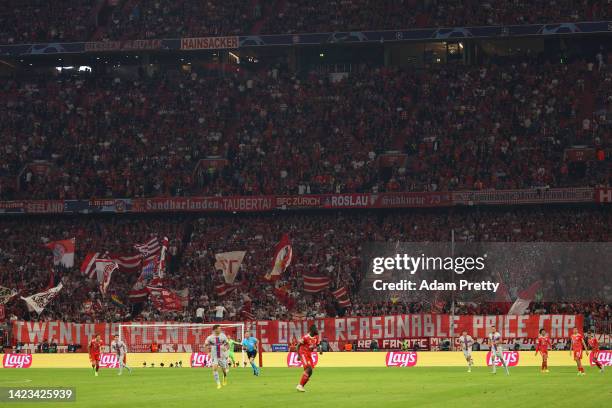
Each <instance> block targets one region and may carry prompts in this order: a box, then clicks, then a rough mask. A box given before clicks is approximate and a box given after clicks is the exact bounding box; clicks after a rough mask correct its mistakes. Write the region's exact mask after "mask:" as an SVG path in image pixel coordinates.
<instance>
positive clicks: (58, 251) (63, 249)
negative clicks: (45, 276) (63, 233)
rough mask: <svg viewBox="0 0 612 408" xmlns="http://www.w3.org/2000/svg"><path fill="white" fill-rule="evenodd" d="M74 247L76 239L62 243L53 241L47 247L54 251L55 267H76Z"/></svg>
mask: <svg viewBox="0 0 612 408" xmlns="http://www.w3.org/2000/svg"><path fill="white" fill-rule="evenodd" d="M74 246H75V239H74V238H72V239H65V240H62V241H51V242H49V243H48V244H47V245H45V247H47V248H49V249H50V250H51V251H53V265H55V266H57V265H62V266H65V267H66V268H72V267H73V266H74Z"/></svg>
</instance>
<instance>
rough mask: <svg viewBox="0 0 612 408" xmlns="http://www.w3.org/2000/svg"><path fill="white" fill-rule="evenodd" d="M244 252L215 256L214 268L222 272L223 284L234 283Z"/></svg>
mask: <svg viewBox="0 0 612 408" xmlns="http://www.w3.org/2000/svg"><path fill="white" fill-rule="evenodd" d="M244 254H246V251H232V252H222V253H220V254H216V255H215V259H216V260H217V261H216V262H215V268H216V269H217V270H220V271H222V272H223V278H224V279H225V283H234V280H235V279H236V275H237V274H238V270H239V269H240V265H242V260H243V259H244Z"/></svg>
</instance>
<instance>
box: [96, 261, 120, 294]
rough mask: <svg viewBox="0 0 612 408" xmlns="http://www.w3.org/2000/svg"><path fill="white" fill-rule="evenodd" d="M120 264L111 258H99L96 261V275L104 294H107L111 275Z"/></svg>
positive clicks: (101, 291)
mask: <svg viewBox="0 0 612 408" xmlns="http://www.w3.org/2000/svg"><path fill="white" fill-rule="evenodd" d="M117 268H118V266H117V264H116V263H115V262H113V261H111V260H109V259H98V260H97V261H96V275H97V277H98V286H99V287H100V293H102V296H105V295H106V290H107V289H108V285H109V284H110V280H111V275H112V274H113V271H114V270H115V269H117Z"/></svg>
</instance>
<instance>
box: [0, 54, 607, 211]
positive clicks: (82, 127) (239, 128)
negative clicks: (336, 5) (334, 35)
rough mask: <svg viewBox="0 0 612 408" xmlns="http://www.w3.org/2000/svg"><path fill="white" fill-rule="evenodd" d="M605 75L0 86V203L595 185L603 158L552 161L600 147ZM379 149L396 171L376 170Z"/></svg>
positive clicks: (543, 67)
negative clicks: (575, 149)
mask: <svg viewBox="0 0 612 408" xmlns="http://www.w3.org/2000/svg"><path fill="white" fill-rule="evenodd" d="M611 67H612V65H610V64H606V63H605V62H604V61H603V60H600V61H599V62H596V63H594V62H588V61H576V62H573V63H571V64H563V63H559V64H551V63H540V62H537V61H532V60H529V61H522V62H516V63H509V64H504V65H495V64H486V65H482V66H450V65H445V66H433V67H431V68H430V69H427V70H414V69H410V68H406V69H400V68H368V67H357V68H355V69H354V70H353V72H351V73H350V74H349V75H348V76H347V77H346V78H344V79H340V80H338V81H334V80H332V79H330V78H329V77H328V76H327V75H323V74H317V73H311V74H309V75H305V76H303V77H300V76H296V75H294V74H288V73H284V72H282V71H280V70H278V69H276V68H274V69H270V70H268V71H267V72H266V71H263V72H260V73H257V74H246V73H239V74H235V75H228V76H225V77H223V78H218V77H210V76H207V75H210V73H206V72H199V73H198V72H195V71H194V72H191V73H184V72H163V73H157V74H154V75H152V76H149V75H146V74H144V73H142V74H141V75H140V76H139V77H137V78H134V77H131V78H128V77H122V76H120V75H119V74H117V76H114V75H112V74H111V75H97V74H96V75H91V74H88V75H84V76H79V75H76V76H69V75H58V76H57V77H55V78H48V77H46V78H40V77H35V78H32V77H23V78H17V79H10V80H7V81H6V82H5V84H4V86H3V87H2V88H1V89H0V98H1V101H0V152H1V154H0V198H1V199H19V198H38V199H50V198H65V199H72V198H89V197H93V196H95V197H144V196H181V195H257V194H274V193H277V194H285V193H287V194H305V193H324V192H382V191H436V190H438V191H439V190H442V191H447V190H466V189H507V188H530V187H540V186H587V185H608V184H609V182H610V174H611V171H610V160H609V158H608V159H606V158H605V156H602V157H600V156H599V155H598V156H597V157H596V159H593V160H588V161H586V162H585V163H580V164H579V165H576V166H575V165H574V164H573V163H572V162H571V161H570V160H568V159H567V158H566V156H565V149H566V148H568V147H571V146H574V145H581V146H586V147H589V148H594V149H596V150H598V151H601V152H603V151H604V150H605V149H609V148H610V144H611V140H612V139H611V126H610V124H609V122H606V121H605V120H600V116H598V115H595V114H594V112H596V111H599V112H602V113H601V115H602V117H604V115H605V114H606V112H608V114H609V112H610V110H611V109H612V97H610V90H611V87H612V68H611ZM500 85H503V86H500ZM389 151H391V152H393V153H394V154H399V155H400V157H401V159H400V160H399V161H393V162H391V164H389V166H390V167H385V164H384V163H385V162H384V160H383V159H382V157H384V156H383V155H384V154H385V153H387V152H389ZM202 159H211V160H208V161H201V160H202ZM219 160H220V161H219ZM219 162H221V163H223V164H222V165H220V166H219V165H217V164H218V163H219ZM211 163H212V164H211Z"/></svg>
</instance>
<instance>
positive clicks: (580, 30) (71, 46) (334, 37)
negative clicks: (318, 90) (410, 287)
mask: <svg viewBox="0 0 612 408" xmlns="http://www.w3.org/2000/svg"><path fill="white" fill-rule="evenodd" d="M611 31H612V21H584V22H557V23H550V24H519V25H505V26H500V25H497V26H471V27H448V28H446V27H445V28H417V29H408V30H378V31H337V32H319V33H303V34H271V35H242V36H226V37H196V38H168V39H161V40H156V39H136V40H131V41H108V43H109V44H105V42H70V43H68V42H51V43H34V44H6V45H0V55H9V56H20V55H41V54H45V55H52V54H68V53H91V52H100V51H107V52H109V51H113V52H131V51H135V50H136V51H138V50H158V49H162V50H179V49H183V50H196V49H221V48H225V49H228V48H239V47H240V48H246V47H291V46H296V45H317V46H320V45H321V44H367V43H380V42H385V43H387V42H413V41H420V42H423V41H428V40H434V41H444V40H447V39H453V40H455V41H456V40H460V39H462V38H496V37H503V38H508V37H525V36H540V37H548V36H561V35H562V36H567V35H572V34H585V33H609V32H611Z"/></svg>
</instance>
